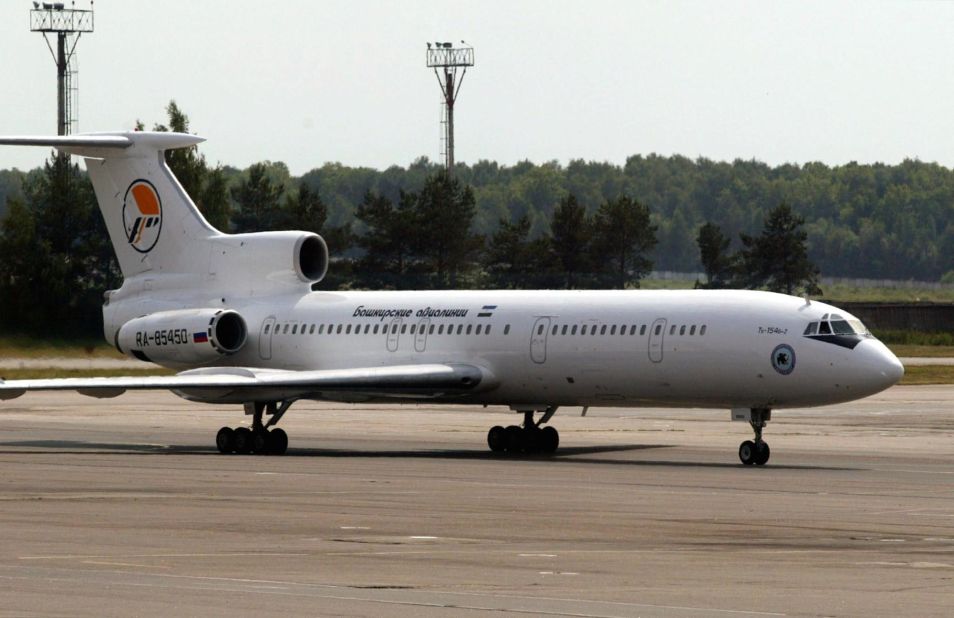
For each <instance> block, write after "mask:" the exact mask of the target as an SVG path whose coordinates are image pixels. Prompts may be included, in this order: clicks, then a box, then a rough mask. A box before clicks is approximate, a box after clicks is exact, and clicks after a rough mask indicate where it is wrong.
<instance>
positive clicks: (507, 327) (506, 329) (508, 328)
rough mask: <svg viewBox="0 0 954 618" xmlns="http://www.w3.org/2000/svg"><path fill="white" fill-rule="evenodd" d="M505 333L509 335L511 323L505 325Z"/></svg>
mask: <svg viewBox="0 0 954 618" xmlns="http://www.w3.org/2000/svg"><path fill="white" fill-rule="evenodd" d="M504 334H505V335H509V334H510V325H509V324H507V325H506V326H504Z"/></svg>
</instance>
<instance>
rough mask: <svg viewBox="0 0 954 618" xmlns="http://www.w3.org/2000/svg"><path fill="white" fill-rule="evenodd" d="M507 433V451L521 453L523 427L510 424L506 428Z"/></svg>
mask: <svg viewBox="0 0 954 618" xmlns="http://www.w3.org/2000/svg"><path fill="white" fill-rule="evenodd" d="M504 431H505V432H506V435H507V452H508V453H519V452H520V451H522V450H523V429H521V428H520V427H517V426H516V425H510V426H509V427H507V428H506V429H505V430H504Z"/></svg>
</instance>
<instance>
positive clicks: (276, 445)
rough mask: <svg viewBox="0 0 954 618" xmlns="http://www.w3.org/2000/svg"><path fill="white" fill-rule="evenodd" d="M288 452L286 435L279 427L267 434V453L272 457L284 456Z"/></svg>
mask: <svg viewBox="0 0 954 618" xmlns="http://www.w3.org/2000/svg"><path fill="white" fill-rule="evenodd" d="M287 451H288V434H287V433H285V430H284V429H282V428H281V427H276V428H275V429H272V430H271V431H270V432H268V452H269V453H270V454H272V455H284V454H285V453H286V452H287Z"/></svg>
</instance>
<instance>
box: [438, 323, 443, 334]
mask: <svg viewBox="0 0 954 618" xmlns="http://www.w3.org/2000/svg"><path fill="white" fill-rule="evenodd" d="M437 334H438V335H443V334H444V325H443V324H441V325H440V326H439V327H438V328H437Z"/></svg>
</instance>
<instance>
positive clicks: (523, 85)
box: [0, 0, 954, 175]
mask: <svg viewBox="0 0 954 618" xmlns="http://www.w3.org/2000/svg"><path fill="white" fill-rule="evenodd" d="M67 4H68V5H69V2H68V1H67ZM75 4H76V8H88V7H89V3H88V1H87V0H78V1H77V2H76V3H75ZM30 8H32V4H31V2H30V1H29V0H26V1H23V2H20V1H19V0H3V1H2V3H0V58H2V59H3V60H2V61H0V67H2V68H0V80H2V84H3V85H2V88H0V135H24V134H31V135H43V134H50V135H52V134H55V132H56V71H55V65H54V63H53V59H52V57H51V55H50V52H49V50H48V49H47V46H46V43H44V41H43V40H42V39H43V37H42V35H41V34H39V33H34V32H30V29H29V10H30ZM461 40H465V41H467V43H469V44H470V45H472V46H473V47H474V49H475V58H476V62H475V66H474V67H472V68H471V69H470V70H468V71H467V73H466V76H465V78H464V81H463V84H462V86H461V90H460V95H459V99H458V101H457V105H456V107H455V120H456V123H455V124H456V134H455V136H456V145H457V148H456V158H457V160H458V161H463V162H467V163H474V162H476V161H478V160H480V159H489V160H495V161H497V162H499V163H502V164H508V165H512V164H514V163H516V162H518V161H522V160H530V161H533V162H536V163H542V162H545V161H553V160H555V161H559V162H560V163H562V164H566V163H567V162H569V161H570V160H572V159H585V160H595V161H608V162H611V163H615V164H623V163H625V161H626V158H627V157H629V156H632V155H637V154H639V155H648V154H650V153H658V154H662V155H671V154H679V155H685V156H688V157H691V158H696V157H707V158H711V159H716V160H733V159H737V158H742V159H753V158H754V159H758V160H761V161H765V162H767V163H769V164H771V165H776V164H780V163H786V162H790V163H805V162H809V161H822V162H824V163H827V164H831V165H835V164H842V163H846V162H849V161H858V162H863V163H870V162H885V163H897V162H899V161H901V160H903V159H905V158H918V159H921V160H923V161H936V162H939V163H941V164H942V165H944V166H947V167H952V166H954V113H952V109H951V108H952V106H954V2H911V1H906V2H879V1H874V0H869V1H866V2H837V1H826V2H812V1H804V2H783V1H779V0H774V1H766V0H762V1H729V0H709V1H699V2H693V1H684V0H667V1H665V2H663V1H653V2H639V1H635V0H628V1H622V2H613V1H598V0H596V1H587V2H579V1H578V2H564V1H560V0H551V1H541V2H535V1H529V0H511V1H494V0H480V1H474V0H471V1H469V2H457V1H456V0H444V1H442V2H439V3H438V2H429V3H425V2H412V1H406V0H402V1H400V2H370V1H361V0H350V1H344V2H338V1H322V2H314V1H299V0H286V1H285V2H282V3H272V2H262V1H258V2H251V1H247V0H232V1H230V2H225V1H219V0H163V1H161V2H156V1H154V0H123V1H118V0H97V1H96V3H95V32H93V33H91V34H88V35H83V36H82V38H81V39H80V40H79V44H78V45H77V48H76V49H77V51H76V53H77V58H78V61H79V75H78V81H79V122H78V131H74V132H92V131H114V130H129V129H132V128H133V127H134V125H135V123H136V120H137V119H138V120H142V121H143V122H144V123H145V124H146V126H147V127H151V126H152V125H153V124H154V123H157V122H164V121H165V112H164V108H165V106H166V104H167V103H168V102H169V100H171V99H175V100H176V102H177V103H178V104H179V105H180V107H181V108H182V109H183V110H184V111H185V112H186V113H187V114H188V115H189V118H190V120H191V130H192V131H193V132H195V133H198V134H199V135H202V136H204V137H206V138H207V139H208V142H207V143H205V144H203V145H202V147H201V152H203V153H204V154H205V155H206V157H207V159H208V160H209V161H210V162H211V163H213V164H214V163H223V164H229V165H234V166H237V167H245V166H248V165H250V164H251V163H254V162H257V161H263V160H271V161H284V162H285V163H286V164H287V165H288V166H289V168H290V169H291V172H292V173H293V174H295V175H300V174H302V173H304V172H306V171H308V170H310V169H312V168H315V167H319V166H321V165H322V164H323V163H325V162H334V161H337V162H341V163H343V164H345V165H351V166H368V167H373V168H377V169H384V168H387V167H388V166H391V165H401V166H406V165H408V164H409V163H411V162H412V161H414V160H415V159H416V158H418V157H420V156H422V155H423V156H428V157H430V158H431V159H432V160H439V159H440V141H439V136H440V125H439V121H440V92H439V90H438V85H437V80H436V78H435V75H434V73H433V71H432V70H431V69H428V68H427V67H426V65H425V50H426V42H428V41H453V42H455V43H456V42H459V41H461ZM47 154H48V153H47V152H45V150H44V149H36V148H34V149H31V148H12V147H4V148H0V169H3V168H11V167H18V168H20V169H29V168H32V167H35V166H37V165H39V164H41V163H42V161H43V160H44V158H45V157H46V156H47Z"/></svg>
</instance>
